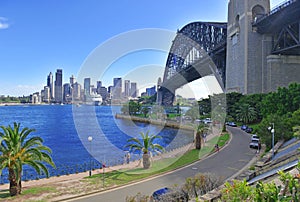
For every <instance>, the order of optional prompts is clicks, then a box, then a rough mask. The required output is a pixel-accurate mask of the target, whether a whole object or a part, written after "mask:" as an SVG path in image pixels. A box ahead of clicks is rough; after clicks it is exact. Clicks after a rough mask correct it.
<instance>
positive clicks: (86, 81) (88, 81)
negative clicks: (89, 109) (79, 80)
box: [83, 78, 91, 96]
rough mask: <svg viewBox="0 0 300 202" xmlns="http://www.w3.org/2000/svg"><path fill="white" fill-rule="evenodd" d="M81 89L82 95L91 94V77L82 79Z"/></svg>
mask: <svg viewBox="0 0 300 202" xmlns="http://www.w3.org/2000/svg"><path fill="white" fill-rule="evenodd" d="M83 89H84V96H89V95H90V94H91V78H85V79H84V84H83Z"/></svg>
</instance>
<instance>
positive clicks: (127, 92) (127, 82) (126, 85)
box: [124, 80, 130, 97]
mask: <svg viewBox="0 0 300 202" xmlns="http://www.w3.org/2000/svg"><path fill="white" fill-rule="evenodd" d="M124 96H125V97H129V96H130V80H125V81H124Z"/></svg>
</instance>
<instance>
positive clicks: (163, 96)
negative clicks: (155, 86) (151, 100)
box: [157, 87, 175, 107]
mask: <svg viewBox="0 0 300 202" xmlns="http://www.w3.org/2000/svg"><path fill="white" fill-rule="evenodd" d="M174 99H175V90H174V89H169V88H165V87H160V88H159V90H158V92H157V102H158V104H160V105H162V106H165V107H168V106H173V102H174Z"/></svg>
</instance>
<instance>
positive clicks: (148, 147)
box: [125, 131, 164, 169]
mask: <svg viewBox="0 0 300 202" xmlns="http://www.w3.org/2000/svg"><path fill="white" fill-rule="evenodd" d="M140 135H141V139H138V138H130V139H128V140H127V143H128V144H127V145H126V146H125V148H126V147H129V149H130V150H133V151H135V150H137V151H141V152H142V153H143V167H144V168H145V169H148V168H150V152H157V151H163V150H164V148H163V147H162V146H161V145H159V144H157V143H154V141H155V140H156V139H160V138H161V136H159V135H149V131H147V132H146V133H143V132H140Z"/></svg>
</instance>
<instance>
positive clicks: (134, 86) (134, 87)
mask: <svg viewBox="0 0 300 202" xmlns="http://www.w3.org/2000/svg"><path fill="white" fill-rule="evenodd" d="M137 95H138V90H137V84H136V83H135V82H132V83H131V87H130V96H131V97H133V98H136V97H137Z"/></svg>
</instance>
